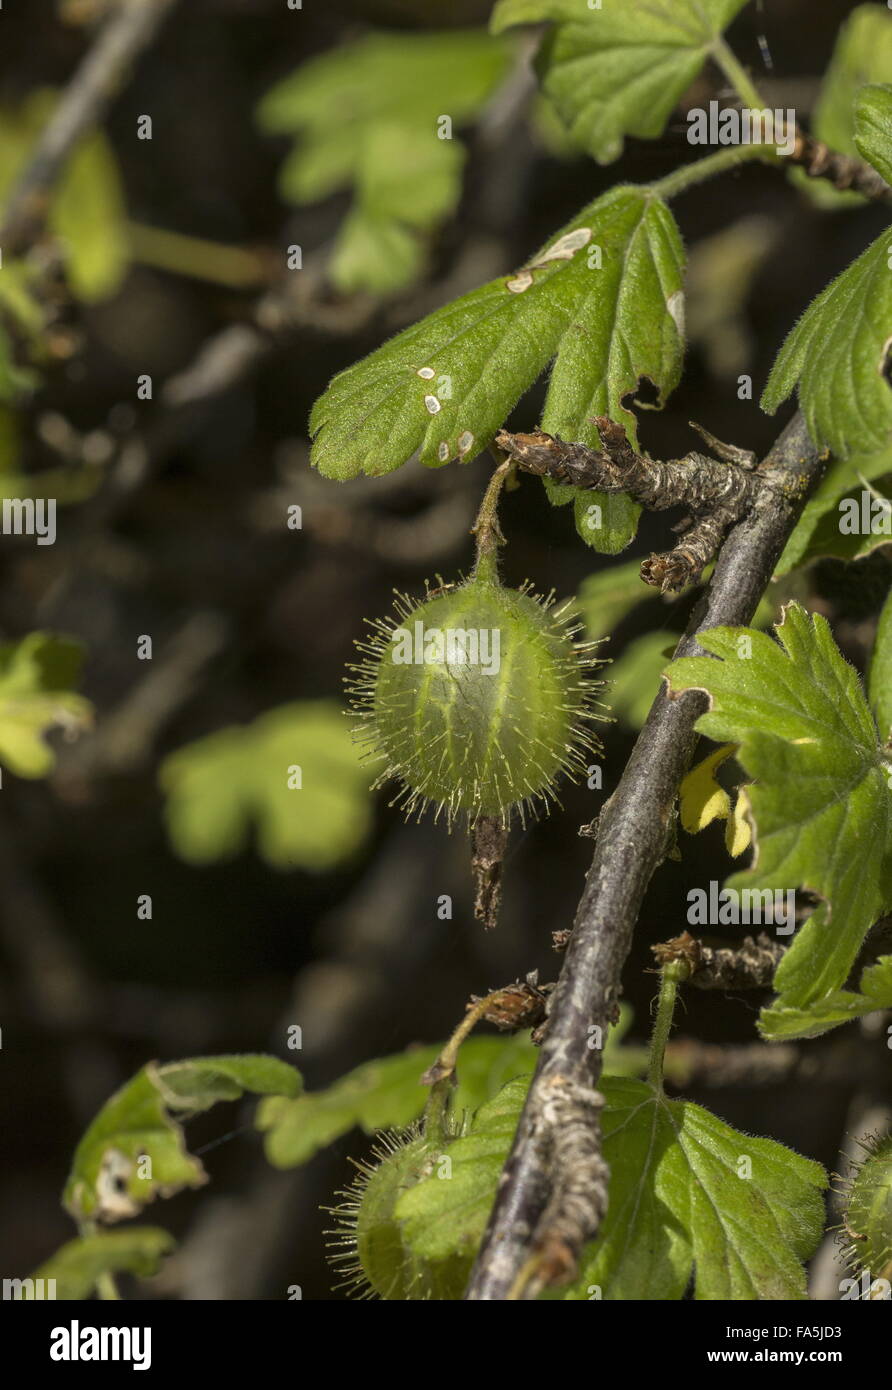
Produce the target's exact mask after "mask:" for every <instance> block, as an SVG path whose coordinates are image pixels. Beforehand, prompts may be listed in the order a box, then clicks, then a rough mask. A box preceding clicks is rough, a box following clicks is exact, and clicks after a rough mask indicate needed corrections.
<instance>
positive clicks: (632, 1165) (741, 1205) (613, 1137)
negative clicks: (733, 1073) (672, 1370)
mask: <svg viewBox="0 0 892 1390" xmlns="http://www.w3.org/2000/svg"><path fill="white" fill-rule="evenodd" d="M601 1089H602V1091H603V1093H604V1098H605V1101H606V1106H605V1109H604V1111H603V1113H602V1129H603V1133H604V1157H605V1158H606V1160H607V1162H608V1164H609V1165H610V1189H609V1206H608V1210H607V1216H606V1219H605V1221H604V1225H603V1228H602V1230H601V1233H600V1235H599V1237H598V1239H597V1240H596V1241H595V1242H594V1243H593V1244H592V1246H590V1247H589V1251H588V1253H587V1255H586V1257H585V1258H584V1261H583V1265H582V1270H581V1274H580V1278H579V1280H578V1282H577V1284H576V1285H575V1286H574V1288H573V1289H571V1290H569V1291H568V1293H567V1294H566V1295H565V1297H566V1298H568V1299H569V1300H570V1301H574V1300H576V1299H585V1298H588V1297H589V1296H590V1293H589V1290H590V1289H591V1288H592V1286H599V1287H600V1288H601V1289H602V1291H603V1295H602V1296H603V1298H604V1299H605V1300H620V1299H645V1300H663V1299H680V1298H681V1297H682V1296H683V1294H684V1292H685V1289H686V1288H687V1285H688V1282H689V1280H690V1277H691V1270H692V1268H693V1273H694V1297H695V1298H697V1299H699V1300H716V1299H734V1300H738V1299H739V1300H744V1299H760V1300H763V1299H797V1300H801V1299H805V1298H806V1297H807V1294H806V1285H805V1271H804V1270H803V1267H802V1262H803V1260H805V1259H807V1258H808V1256H809V1255H811V1254H812V1253H813V1251H814V1250H815V1248H816V1246H817V1245H818V1242H819V1241H820V1239H821V1234H822V1230H823V1224H824V1204H823V1201H822V1199H821V1191H822V1189H823V1188H825V1187H826V1186H827V1178H826V1175H825V1173H824V1170H823V1168H822V1167H821V1166H820V1164H818V1163H814V1162H812V1161H811V1160H810V1159H807V1158H802V1157H801V1156H800V1155H799V1154H797V1153H794V1152H793V1151H792V1150H791V1149H788V1148H785V1147H784V1145H782V1144H778V1143H776V1142H775V1141H774V1140H773V1139H756V1138H753V1137H751V1136H750V1135H747V1134H741V1133H740V1131H739V1130H736V1129H732V1128H731V1126H730V1125H727V1124H725V1122H724V1121H723V1120H720V1119H719V1117H718V1116H717V1115H713V1114H711V1113H710V1111H708V1110H704V1109H703V1108H702V1107H701V1106H699V1105H694V1104H693V1103H692V1102H691V1101H685V1100H668V1099H667V1098H666V1096H665V1095H662V1094H661V1093H660V1092H658V1091H655V1090H654V1088H653V1087H651V1086H649V1085H648V1084H647V1083H646V1082H643V1081H632V1080H620V1079H617V1078H615V1077H605V1078H604V1080H603V1082H602V1086H601ZM743 1159H749V1167H748V1169H747V1166H746V1165H744V1164H743V1163H742V1162H741V1160H743ZM747 1171H749V1176H743V1174H745V1173H746V1172H747Z"/></svg>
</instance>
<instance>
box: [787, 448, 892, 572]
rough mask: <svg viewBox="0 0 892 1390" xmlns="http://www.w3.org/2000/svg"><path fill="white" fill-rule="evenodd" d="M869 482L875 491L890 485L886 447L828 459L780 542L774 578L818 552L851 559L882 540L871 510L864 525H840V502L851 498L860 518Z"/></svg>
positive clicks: (891, 458) (890, 452)
mask: <svg viewBox="0 0 892 1390" xmlns="http://www.w3.org/2000/svg"><path fill="white" fill-rule="evenodd" d="M870 483H876V486H877V490H878V491H879V492H881V493H886V492H888V491H889V490H890V487H892V447H890V446H889V445H886V446H885V448H882V449H878V450H877V451H876V453H872V454H855V455H854V456H853V457H852V458H850V459H841V460H840V459H832V460H831V461H830V463H829V465H828V467H827V469H826V471H825V473H824V475H823V477H822V478H821V481H820V482H819V483H818V486H817V487H816V488H815V490H814V492H812V494H811V496H810V497H809V499H808V501H807V502H806V504H805V506H804V507H803V509H802V513H801V515H800V517H799V520H798V521H797V523H796V526H795V527H794V529H793V532H792V534H791V536H790V538H789V540H788V541H787V544H786V545H785V546H784V550H783V554H782V555H781V557H780V559H779V560H778V562H777V567H776V568H775V571H774V573H775V577H778V576H780V575H784V574H789V572H790V570H792V569H795V568H796V567H797V566H799V565H807V564H809V563H810V562H811V561H812V560H816V559H818V558H819V557H820V556H823V555H835V556H838V557H839V558H840V559H843V560H856V559H860V557H861V556H863V555H867V554H869V553H870V552H871V551H872V550H875V549H876V548H877V546H880V545H886V544H888V540H889V537H888V536H887V535H886V534H885V533H884V531H883V530H882V529H880V526H879V524H878V522H877V513H873V514H871V516H870V517H869V520H870V528H869V529H865V528H864V527H863V526H862V525H860V524H859V528H858V530H857V531H856V530H854V529H853V530H851V531H849V530H846V531H843V530H842V529H841V523H842V522H843V520H844V510H847V508H846V509H841V506H840V504H841V503H844V502H845V501H846V499H852V498H854V499H855V502H856V504H857V512H858V515H859V521H860V516H861V512H862V505H863V504H862V500H861V493H862V491H864V490H865V485H866V484H870ZM880 521H882V518H880Z"/></svg>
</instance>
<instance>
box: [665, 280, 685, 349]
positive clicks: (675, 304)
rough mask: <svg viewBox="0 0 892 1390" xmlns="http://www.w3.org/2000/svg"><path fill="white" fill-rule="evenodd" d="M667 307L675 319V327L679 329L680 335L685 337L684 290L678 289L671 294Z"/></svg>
mask: <svg viewBox="0 0 892 1390" xmlns="http://www.w3.org/2000/svg"><path fill="white" fill-rule="evenodd" d="M666 308H667V309H668V310H669V313H670V314H671V315H672V317H673V319H674V320H675V327H676V328H677V329H678V336H679V337H680V338H683V337H684V291H683V290H676V291H675V292H674V294H670V296H669V298H668V299H667V300H666Z"/></svg>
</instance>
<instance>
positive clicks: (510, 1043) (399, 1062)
mask: <svg viewBox="0 0 892 1390" xmlns="http://www.w3.org/2000/svg"><path fill="white" fill-rule="evenodd" d="M630 1023H631V1012H630V1010H629V1009H628V1008H627V1007H626V1006H623V1007H622V1011H621V1015H620V1022H619V1023H618V1024H617V1025H616V1027H615V1028H612V1029H611V1031H610V1034H609V1036H608V1039H607V1043H606V1046H605V1057H606V1058H609V1061H610V1065H611V1068H612V1070H614V1071H616V1072H620V1071H622V1072H623V1074H625V1073H626V1072H628V1074H630V1075H637V1074H638V1073H640V1072H641V1071H642V1070H644V1069H645V1068H646V1066H647V1055H646V1053H645V1052H644V1051H643V1050H642V1049H640V1048H636V1047H623V1046H621V1042H622V1038H623V1036H624V1035H625V1033H626V1031H627V1030H628V1028H629V1025H630ZM442 1046H443V1044H442V1043H436V1044H433V1045H431V1046H429V1047H418V1048H410V1049H409V1050H408V1051H406V1052H398V1053H396V1054H394V1056H392V1057H381V1058H378V1059H376V1060H375V1061H372V1062H364V1063H363V1064H362V1065H361V1066H359V1067H356V1068H354V1070H353V1071H351V1072H348V1073H347V1075H346V1076H342V1077H341V1078H340V1079H339V1080H338V1081H336V1082H335V1083H334V1085H333V1086H329V1087H327V1088H326V1089H325V1090H324V1091H310V1092H306V1093H305V1094H304V1095H302V1096H299V1097H298V1098H297V1099H296V1100H285V1099H283V1098H280V1097H272V1098H270V1099H269V1100H265V1101H263V1102H261V1104H260V1105H259V1106H258V1109H257V1128H258V1129H259V1130H262V1131H264V1132H265V1134H266V1140H265V1149H266V1156H267V1158H268V1160H269V1162H270V1163H272V1164H273V1166H274V1167H276V1168H293V1167H296V1166H297V1165H298V1164H300V1163H306V1162H307V1161H308V1159H310V1158H312V1156H313V1154H314V1153H317V1152H318V1150H319V1149H323V1148H325V1147H326V1145H328V1144H331V1143H333V1142H334V1140H335V1139H338V1138H340V1136H341V1135H342V1134H347V1133H349V1131H350V1130H351V1129H353V1128H354V1127H357V1126H358V1127H359V1128H360V1129H362V1130H364V1131H365V1133H366V1134H374V1133H375V1132H376V1131H378V1130H382V1129H402V1128H404V1127H405V1126H406V1125H408V1124H410V1123H411V1122H412V1120H417V1119H418V1117H419V1116H420V1115H421V1113H422V1111H423V1109H424V1105H425V1102H426V1101H427V1098H428V1096H429V1095H430V1089H429V1088H428V1087H427V1086H422V1084H421V1076H422V1075H423V1073H424V1072H425V1071H426V1070H427V1068H428V1067H429V1066H431V1064H432V1063H433V1062H434V1061H436V1058H437V1057H438V1056H439V1054H440V1051H441V1049H442ZM538 1055H539V1050H538V1048H536V1047H534V1046H533V1044H532V1043H531V1042H530V1039H529V1034H516V1035H514V1036H511V1037H479V1038H469V1039H468V1041H467V1042H465V1043H463V1044H462V1049H461V1054H460V1057H459V1063H458V1086H457V1087H456V1090H455V1093H454V1095H453V1098H452V1106H451V1108H452V1113H453V1114H454V1115H456V1116H462V1115H465V1114H471V1113H473V1112H474V1111H476V1110H478V1109H479V1107H480V1106H481V1105H483V1104H484V1103H485V1102H486V1101H488V1100H490V1099H491V1098H492V1097H493V1096H494V1095H496V1094H497V1092H498V1091H499V1089H500V1088H501V1087H502V1086H504V1085H505V1083H506V1082H508V1081H510V1080H512V1079H513V1078H514V1077H517V1076H529V1074H530V1073H531V1072H532V1071H533V1068H534V1067H535V1065H536V1060H537V1058H538Z"/></svg>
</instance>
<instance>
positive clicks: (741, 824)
mask: <svg viewBox="0 0 892 1390" xmlns="http://www.w3.org/2000/svg"><path fill="white" fill-rule="evenodd" d="M752 842H753V830H752V826H751V825H750V799H749V797H748V796H747V794H746V788H745V787H741V788H740V791H739V792H738V793H737V799H736V801H735V802H734V810H733V811H732V813H731V815H730V816H729V817H728V823H727V825H726V826H725V848H726V849H727V851H728V853H729V854H731V855H733V856H734V858H735V859H736V858H737V856H738V855H740V854H743V852H744V850H746V849H749V847H750V845H751V844H752Z"/></svg>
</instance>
